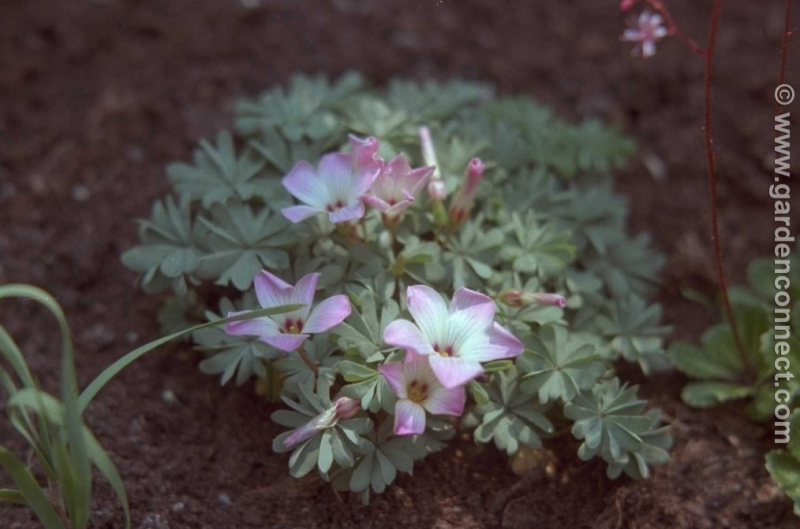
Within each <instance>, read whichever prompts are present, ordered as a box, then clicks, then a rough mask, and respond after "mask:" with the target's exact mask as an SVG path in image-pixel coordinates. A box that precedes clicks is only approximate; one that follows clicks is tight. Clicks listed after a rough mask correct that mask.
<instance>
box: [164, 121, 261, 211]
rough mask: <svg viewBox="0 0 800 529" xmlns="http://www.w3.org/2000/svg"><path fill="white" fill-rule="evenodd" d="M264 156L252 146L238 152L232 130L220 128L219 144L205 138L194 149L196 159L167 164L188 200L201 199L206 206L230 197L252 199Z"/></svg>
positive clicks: (168, 174)
mask: <svg viewBox="0 0 800 529" xmlns="http://www.w3.org/2000/svg"><path fill="white" fill-rule="evenodd" d="M264 163H265V160H264V159H263V157H261V156H258V155H257V154H256V153H255V152H254V151H253V150H252V149H244V150H243V151H242V152H241V153H240V154H239V155H238V156H237V154H236V149H235V147H234V145H233V137H232V136H231V134H230V133H229V132H220V133H219V135H218V136H217V144H216V145H212V144H211V143H209V142H208V141H206V140H203V141H201V142H200V148H199V149H197V150H196V151H195V152H194V163H193V165H189V164H186V163H173V164H172V165H170V166H169V167H167V176H168V177H169V180H170V182H171V183H172V187H173V188H174V189H175V191H176V192H177V193H178V194H179V195H180V196H181V197H186V198H188V199H189V200H199V201H200V202H202V204H203V207H206V208H207V207H210V206H211V205H212V204H216V203H223V202H225V201H226V200H228V199H231V198H233V199H236V200H241V201H245V200H249V199H250V198H252V197H253V196H254V195H255V194H256V193H257V191H258V188H259V186H260V185H261V181H260V179H259V178H257V177H258V175H259V174H260V172H261V170H262V169H263V167H264Z"/></svg>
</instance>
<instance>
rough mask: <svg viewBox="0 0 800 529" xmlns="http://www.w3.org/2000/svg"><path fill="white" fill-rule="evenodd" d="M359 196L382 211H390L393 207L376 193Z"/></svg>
mask: <svg viewBox="0 0 800 529" xmlns="http://www.w3.org/2000/svg"><path fill="white" fill-rule="evenodd" d="M359 198H360V199H361V200H363V201H364V202H366V203H367V204H368V205H370V206H371V207H373V208H375V209H377V210H378V211H380V212H382V213H385V212H386V211H389V208H390V207H391V206H389V204H388V203H387V202H386V201H384V200H381V199H380V198H378V197H376V196H375V195H361V196H360V197H359Z"/></svg>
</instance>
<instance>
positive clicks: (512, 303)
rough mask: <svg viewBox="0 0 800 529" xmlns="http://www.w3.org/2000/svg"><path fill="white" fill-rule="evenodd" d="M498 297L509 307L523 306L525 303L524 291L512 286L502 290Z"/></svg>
mask: <svg viewBox="0 0 800 529" xmlns="http://www.w3.org/2000/svg"><path fill="white" fill-rule="evenodd" d="M498 299H499V300H500V301H501V302H502V303H505V304H506V305H508V306H509V307H522V306H523V305H525V299H524V293H523V292H520V291H519V290H514V289H511V288H507V289H506V290H503V291H502V292H500V295H499V296H498Z"/></svg>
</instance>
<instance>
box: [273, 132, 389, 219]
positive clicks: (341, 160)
mask: <svg viewBox="0 0 800 529" xmlns="http://www.w3.org/2000/svg"><path fill="white" fill-rule="evenodd" d="M356 140H357V138H356ZM351 141H352V138H351ZM358 141H359V142H361V143H362V144H361V145H359V148H358V150H357V151H354V153H353V154H348V153H341V152H338V153H334V154H326V155H325V156H323V157H322V160H320V162H319V168H318V169H317V170H315V169H314V166H312V165H311V164H310V163H308V162H305V161H301V162H298V163H297V165H295V166H294V169H292V170H291V172H290V173H289V174H288V175H286V177H284V179H283V186H284V187H285V188H286V189H287V190H288V191H289V193H291V194H292V195H294V196H295V197H296V198H297V199H298V200H300V202H303V203H304V204H305V205H302V206H292V207H288V208H283V209H282V210H281V212H282V213H283V215H284V216H285V217H286V218H287V219H289V220H290V221H292V222H295V223H296V222H301V221H303V220H305V219H307V218H309V217H312V216H314V215H317V214H319V213H327V214H328V218H329V219H330V221H331V222H333V223H338V222H346V221H349V220H354V219H359V218H361V217H363V216H364V204H363V203H362V202H361V200H360V197H361V195H363V194H364V193H366V192H367V190H368V189H369V188H370V187H371V186H372V183H373V182H374V181H375V179H376V178H377V177H378V173H379V172H380V170H381V164H380V163H379V162H378V160H377V159H375V151H376V150H377V143H378V142H377V140H375V139H374V138H369V139H367V140H358ZM370 150H371V153H370Z"/></svg>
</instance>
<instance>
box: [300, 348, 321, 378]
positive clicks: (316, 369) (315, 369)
mask: <svg viewBox="0 0 800 529" xmlns="http://www.w3.org/2000/svg"><path fill="white" fill-rule="evenodd" d="M297 352H298V353H300V358H302V359H303V363H305V365H307V366H308V368H309V369H310V370H311V372H312V373H314V375H318V374H319V366H318V365H317V363H316V362H315V361H314V360H312V359H311V357H310V356H308V353H307V352H306V350H305V349H304V348H302V347H301V348H300V349H298V350H297Z"/></svg>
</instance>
